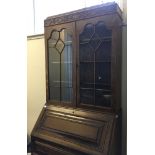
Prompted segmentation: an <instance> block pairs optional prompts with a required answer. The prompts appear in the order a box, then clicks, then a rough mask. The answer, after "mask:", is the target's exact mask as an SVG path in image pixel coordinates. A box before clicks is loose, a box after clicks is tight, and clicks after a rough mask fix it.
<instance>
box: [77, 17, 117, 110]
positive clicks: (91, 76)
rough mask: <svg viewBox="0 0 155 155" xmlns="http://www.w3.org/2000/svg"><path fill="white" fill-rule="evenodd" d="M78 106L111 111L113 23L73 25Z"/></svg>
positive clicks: (103, 20) (102, 20)
mask: <svg viewBox="0 0 155 155" xmlns="http://www.w3.org/2000/svg"><path fill="white" fill-rule="evenodd" d="M76 26H77V40H78V43H77V47H78V56H77V62H78V71H77V73H78V80H77V81H78V96H77V104H78V106H86V107H96V108H101V109H102V108H104V109H112V107H113V106H114V104H115V95H116V94H115V91H116V90H115V87H116V81H115V80H116V77H115V74H117V71H116V69H117V67H116V48H115V49H113V48H114V46H115V44H117V42H115V41H114V38H115V36H116V35H117V33H116V32H115V30H116V29H115V26H114V22H113V21H112V19H111V20H109V19H106V16H103V17H97V18H92V19H87V20H81V21H78V22H76ZM117 80H119V79H117Z"/></svg>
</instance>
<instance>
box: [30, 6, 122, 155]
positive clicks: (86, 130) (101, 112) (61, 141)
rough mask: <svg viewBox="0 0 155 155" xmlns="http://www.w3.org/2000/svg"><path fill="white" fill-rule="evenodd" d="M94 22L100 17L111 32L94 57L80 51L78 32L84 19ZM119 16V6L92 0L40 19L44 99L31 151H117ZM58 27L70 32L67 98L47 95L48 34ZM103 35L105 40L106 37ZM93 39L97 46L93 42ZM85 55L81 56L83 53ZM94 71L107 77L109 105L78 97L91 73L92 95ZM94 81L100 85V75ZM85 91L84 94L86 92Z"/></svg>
mask: <svg viewBox="0 0 155 155" xmlns="http://www.w3.org/2000/svg"><path fill="white" fill-rule="evenodd" d="M98 22H103V23H104V24H103V25H104V26H105V27H106V29H107V30H108V32H110V33H111V36H110V37H109V39H110V42H109V44H108V43H106V42H104V43H103V45H102V46H101V47H100V48H101V51H99V52H98V53H97V56H96V57H97V59H95V58H96V57H93V60H92V59H87V55H84V54H85V53H84V54H83V53H82V56H81V55H80V52H81V47H80V45H79V44H80V43H81V42H80V40H79V36H80V34H81V33H82V32H84V29H85V26H86V25H87V24H92V25H94V27H95V25H96V24H97V23H98ZM121 22H122V19H121V11H120V9H119V7H118V5H117V4H116V3H107V4H103V5H97V6H94V7H90V8H86V9H81V10H77V11H73V12H69V13H65V14H61V15H57V16H52V17H48V18H47V19H46V20H45V51H46V104H45V106H44V108H43V110H42V112H41V114H40V116H39V118H38V120H37V122H36V125H35V127H34V129H33V131H32V137H31V138H32V154H34V155H121V153H120V146H121V136H120V133H121V107H120V106H121V25H122V23H121ZM63 28H65V29H67V30H69V31H70V32H71V33H72V43H73V45H72V46H73V52H72V55H73V57H72V62H73V63H72V83H73V97H72V101H71V102H70V103H68V102H61V100H60V101H54V100H51V99H50V96H49V70H50V69H51V68H50V66H49V53H48V52H49V49H48V39H49V38H50V37H51V34H52V32H53V31H54V30H57V31H61V30H62V29H63ZM95 28H96V27H95ZM59 34H60V33H59ZM94 35H96V34H95V33H94V34H93V35H91V36H90V38H91V39H90V40H89V41H88V43H90V44H92V47H93V48H94V50H96V49H97V48H96V47H95V42H93V40H92V38H93V36H94ZM93 39H94V38H93ZM104 39H105V40H107V38H104ZM99 41H100V42H101V40H99ZM96 44H97V45H96V46H98V43H96ZM100 45H101V44H100ZM100 45H99V46H100ZM86 47H87V46H86ZM84 48H85V46H84ZM107 49H108V50H107ZM106 50H107V51H106ZM85 51H86V52H88V51H89V49H88V48H86V49H85ZM102 51H106V52H108V53H107V54H108V56H109V58H108V59H103V58H104V54H103V53H102ZM84 57H85V58H86V59H83V58H84ZM93 63H94V65H95V66H93V67H94V72H93V73H92V72H91V71H90V69H91V64H93ZM82 64H86V65H82ZM81 66H82V67H81ZM85 66H86V67H85ZM85 68H88V69H87V70H86V69H85ZM80 69H81V70H80ZM102 69H106V70H107V72H103V70H102ZM80 71H81V72H80ZM81 74H82V75H81ZM98 74H102V76H105V77H107V79H106V80H107V81H108V82H109V81H110V85H111V88H110V89H111V90H110V91H111V100H110V101H111V102H110V103H111V104H110V105H108V106H107V105H106V104H105V103H104V100H103V101H101V100H100V98H97V99H96V100H95V99H93V101H91V100H89V101H88V102H87V104H86V103H82V102H81V100H80V99H81V96H80V93H81V92H80V87H81V86H80V80H81V79H82V81H84V80H85V81H86V77H88V81H92V79H94V81H95V83H94V95H96V94H95V93H96V92H97V91H96V85H95V84H96V81H97V80H96V79H97V78H96V77H97V76H98ZM80 76H81V77H80ZM80 78H81V79H80ZM60 80H61V78H60ZM98 85H101V84H100V81H99V83H98V84H97V86H98ZM99 88H100V87H99ZM108 91H109V90H108ZM83 92H84V91H83ZM83 92H82V93H83ZM84 93H85V94H86V95H87V92H84ZM88 94H89V92H88ZM102 95H103V94H102ZM96 96H97V95H96ZM98 96H99V95H98ZM89 97H90V96H89ZM84 102H85V100H84ZM102 102H103V104H102Z"/></svg>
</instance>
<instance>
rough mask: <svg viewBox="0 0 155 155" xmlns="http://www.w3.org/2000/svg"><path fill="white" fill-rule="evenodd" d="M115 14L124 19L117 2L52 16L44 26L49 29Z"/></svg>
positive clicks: (46, 20)
mask: <svg viewBox="0 0 155 155" xmlns="http://www.w3.org/2000/svg"><path fill="white" fill-rule="evenodd" d="M114 13H116V14H118V16H119V17H120V18H122V17H121V16H122V12H121V10H120V8H119V6H118V4H117V3H115V2H111V3H104V4H101V5H95V6H92V7H88V8H83V9H80V10H76V11H71V12H67V13H63V14H59V15H54V16H50V17H48V18H46V19H45V21H44V26H45V27H47V26H51V25H57V24H62V23H67V22H73V21H77V20H82V19H87V18H92V17H97V16H103V15H106V14H114Z"/></svg>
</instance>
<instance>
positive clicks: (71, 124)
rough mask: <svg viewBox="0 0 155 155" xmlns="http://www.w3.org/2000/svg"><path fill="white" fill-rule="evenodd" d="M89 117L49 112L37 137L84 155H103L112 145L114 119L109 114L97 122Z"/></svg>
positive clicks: (38, 130)
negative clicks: (84, 154)
mask: <svg viewBox="0 0 155 155" xmlns="http://www.w3.org/2000/svg"><path fill="white" fill-rule="evenodd" d="M85 113H87V111H85ZM89 113H90V112H89ZM91 113H93V112H91ZM88 116H89V115H87V117H80V116H75V115H74V114H71V113H63V112H62V111H61V112H58V111H51V110H47V111H46V112H45V114H44V116H43V118H42V120H41V125H40V126H39V128H38V129H37V137H39V138H41V139H44V140H48V141H50V142H53V143H56V144H59V145H62V146H63V147H68V148H71V149H75V150H81V151H82V152H84V153H88V154H90V153H91V152H94V154H98V155H101V154H102V153H103V152H106V151H107V150H106V147H107V145H109V143H110V137H111V131H112V126H113V119H114V117H111V115H109V118H108V114H107V116H106V117H105V118H102V120H96V119H92V118H90V117H88ZM92 116H93V115H92ZM107 118H108V119H107Z"/></svg>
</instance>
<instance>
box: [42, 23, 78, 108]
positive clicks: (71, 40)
mask: <svg viewBox="0 0 155 155" xmlns="http://www.w3.org/2000/svg"><path fill="white" fill-rule="evenodd" d="M45 44H46V79H47V81H46V90H47V91H46V94H47V102H48V104H60V105H64V104H65V105H72V106H73V105H74V104H75V92H76V88H75V87H76V80H75V77H76V75H75V73H76V72H75V63H76V62H75V52H76V49H75V23H68V24H61V25H55V26H51V27H46V28H45Z"/></svg>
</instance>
